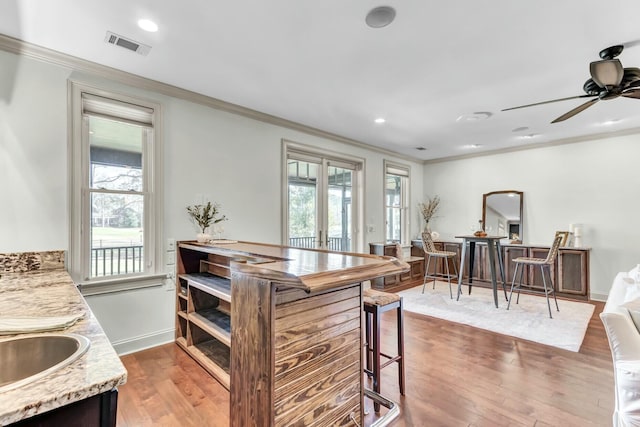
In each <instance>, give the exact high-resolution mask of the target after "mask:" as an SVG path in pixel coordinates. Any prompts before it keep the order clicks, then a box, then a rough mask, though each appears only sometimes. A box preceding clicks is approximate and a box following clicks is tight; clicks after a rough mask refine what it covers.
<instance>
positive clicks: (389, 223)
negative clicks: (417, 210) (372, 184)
mask: <svg viewBox="0 0 640 427" xmlns="http://www.w3.org/2000/svg"><path fill="white" fill-rule="evenodd" d="M384 208H385V209H384V212H385V230H386V232H385V238H386V240H387V241H389V242H398V243H401V244H408V243H409V239H408V236H409V167H408V166H403V165H398V164H394V163H391V162H387V161H385V162H384Z"/></svg>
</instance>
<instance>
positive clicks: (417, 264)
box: [369, 242, 424, 290]
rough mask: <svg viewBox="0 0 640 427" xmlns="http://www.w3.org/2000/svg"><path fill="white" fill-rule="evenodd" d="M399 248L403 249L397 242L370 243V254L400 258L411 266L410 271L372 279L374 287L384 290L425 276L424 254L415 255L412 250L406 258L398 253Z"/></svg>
mask: <svg viewBox="0 0 640 427" xmlns="http://www.w3.org/2000/svg"><path fill="white" fill-rule="evenodd" d="M412 248H413V247H412ZM398 250H402V249H399V246H398V244H397V243H390V242H387V243H369V253H370V254H372V255H383V256H392V257H395V258H399V259H402V260H403V261H404V262H406V263H407V264H409V266H410V267H411V268H410V269H409V270H408V271H404V272H401V273H397V274H392V275H389V276H385V277H378V278H376V279H373V280H372V281H371V287H372V288H374V289H379V290H384V289H388V288H390V287H394V286H399V285H402V284H405V283H409V282H412V281H415V280H419V279H422V278H423V277H424V256H422V255H421V256H414V255H413V250H412V253H411V256H410V257H408V258H407V259H404V258H403V257H402V253H398Z"/></svg>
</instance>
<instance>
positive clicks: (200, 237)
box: [196, 233, 211, 243]
mask: <svg viewBox="0 0 640 427" xmlns="http://www.w3.org/2000/svg"><path fill="white" fill-rule="evenodd" d="M196 240H197V241H198V243H207V242H208V241H209V240H211V234H209V233H198V234H197V235H196Z"/></svg>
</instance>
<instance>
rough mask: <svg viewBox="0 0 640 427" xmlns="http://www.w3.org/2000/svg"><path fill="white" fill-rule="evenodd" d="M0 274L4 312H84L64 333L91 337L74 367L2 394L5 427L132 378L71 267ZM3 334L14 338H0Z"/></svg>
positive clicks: (16, 314)
mask: <svg viewBox="0 0 640 427" xmlns="http://www.w3.org/2000/svg"><path fill="white" fill-rule="evenodd" d="M0 274H2V276H1V277H0V316H2V317H19V316H63V315H71V314H78V313H84V317H83V318H82V319H80V320H79V321H78V322H76V323H75V324H74V325H73V326H71V327H70V328H68V329H66V330H65V331H64V332H68V333H74V334H78V335H83V336H85V337H87V338H88V339H89V340H90V341H91V345H90V347H89V350H88V351H87V353H85V354H84V355H83V356H82V357H80V359H78V360H76V361H75V362H73V363H72V364H70V365H69V366H67V367H65V368H62V369H60V370H59V371H57V372H54V373H53V374H50V375H48V376H46V377H44V378H41V379H39V380H37V381H35V382H32V383H30V384H26V385H24V386H22V387H18V388H16V389H13V390H9V391H6V392H2V393H0V425H5V424H10V423H13V422H16V421H19V420H22V419H24V418H28V417H31V416H33V415H36V414H40V413H43V412H46V411H49V410H51V409H55V408H58V407H60V406H64V405H67V404H70V403H73V402H76V401H79V400H82V399H85V398H88V397H91V396H94V395H96V394H100V393H102V392H105V391H109V390H112V389H114V388H115V387H117V386H119V385H122V384H124V383H125V382H126V379H127V371H126V369H125V368H124V366H123V365H122V362H121V361H120V358H119V357H118V355H117V354H116V352H115V350H114V349H113V347H112V346H111V343H110V342H109V340H108V339H107V336H106V335H105V333H104V331H103V330H102V327H101V326H100V324H99V323H98V321H97V320H96V318H95V317H94V315H93V313H92V312H91V309H90V308H89V306H88V305H87V303H86V302H85V300H84V298H83V297H82V295H80V292H79V291H78V289H77V288H76V286H75V284H74V283H73V282H72V280H71V278H70V276H69V275H68V273H67V272H66V271H65V270H63V269H57V270H40V271H28V272H22V273H0ZM61 332H62V331H61ZM3 338H8V336H7V337H0V339H3Z"/></svg>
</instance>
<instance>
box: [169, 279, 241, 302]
mask: <svg viewBox="0 0 640 427" xmlns="http://www.w3.org/2000/svg"><path fill="white" fill-rule="evenodd" d="M180 279H184V280H187V281H188V282H189V286H193V287H194V288H198V289H200V290H202V291H204V292H206V293H208V294H211V295H213V296H216V297H218V298H220V299H222V300H225V301H228V302H231V280H229V279H227V278H224V277H219V276H215V275H213V274H211V273H206V272H205V273H188V274H181V275H180Z"/></svg>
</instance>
